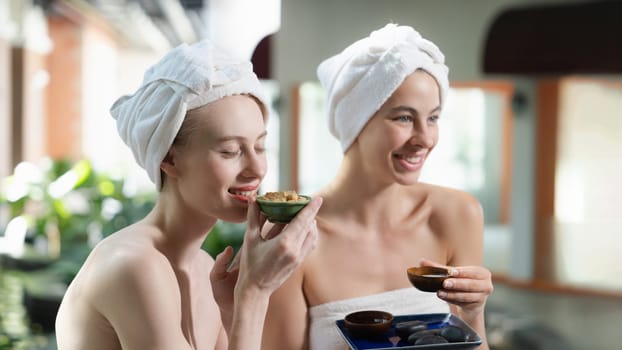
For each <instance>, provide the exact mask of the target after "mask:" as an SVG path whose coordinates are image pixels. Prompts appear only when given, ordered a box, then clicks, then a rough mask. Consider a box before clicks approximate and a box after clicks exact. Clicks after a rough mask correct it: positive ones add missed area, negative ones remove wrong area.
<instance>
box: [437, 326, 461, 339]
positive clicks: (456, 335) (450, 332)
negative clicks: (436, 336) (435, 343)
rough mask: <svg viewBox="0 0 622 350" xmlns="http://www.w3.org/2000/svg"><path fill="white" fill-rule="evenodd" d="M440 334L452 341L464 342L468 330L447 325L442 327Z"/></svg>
mask: <svg viewBox="0 0 622 350" xmlns="http://www.w3.org/2000/svg"><path fill="white" fill-rule="evenodd" d="M440 336H441V337H443V338H445V339H447V340H448V341H449V342H451V343H457V342H464V341H466V340H467V334H466V332H465V331H464V330H463V329H462V328H460V327H457V326H447V327H443V328H442V329H441V333H440Z"/></svg>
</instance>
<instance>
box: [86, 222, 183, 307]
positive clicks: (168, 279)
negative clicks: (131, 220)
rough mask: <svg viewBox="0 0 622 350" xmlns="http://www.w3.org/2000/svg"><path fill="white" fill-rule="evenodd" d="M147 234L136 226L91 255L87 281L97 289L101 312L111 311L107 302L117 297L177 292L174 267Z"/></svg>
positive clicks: (121, 233) (95, 299) (97, 301)
mask: <svg viewBox="0 0 622 350" xmlns="http://www.w3.org/2000/svg"><path fill="white" fill-rule="evenodd" d="M144 230H147V229H146V228H143V227H140V226H136V227H132V228H128V229H127V230H125V231H120V232H118V233H116V234H114V235H112V236H110V237H108V238H106V239H105V240H103V241H102V242H100V243H99V244H98V245H97V246H96V247H95V249H94V250H93V252H92V253H91V256H90V257H89V260H91V259H92V261H91V262H88V263H89V265H88V267H87V268H88V269H89V270H90V271H89V277H87V278H88V279H90V280H91V281H90V282H91V283H90V285H92V286H95V288H94V289H93V291H92V293H93V294H94V297H95V298H94V305H95V306H96V307H97V306H98V309H106V308H108V307H109V306H110V305H109V304H110V303H108V302H107V301H106V300H114V299H115V298H114V297H115V296H122V295H127V294H128V293H130V294H136V293H139V294H140V293H143V292H145V291H149V290H154V289H155V290H158V291H159V292H161V293H167V289H171V291H172V290H174V288H173V287H174V286H175V285H176V284H175V274H174V272H173V270H172V268H171V265H170V263H169V261H168V259H167V258H166V257H165V256H164V254H162V253H161V252H160V251H159V250H158V249H156V247H155V244H154V243H153V241H152V240H151V239H150V238H149V235H148V234H145V232H143V231H144ZM98 297H100V298H98Z"/></svg>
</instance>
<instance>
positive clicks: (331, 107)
mask: <svg viewBox="0 0 622 350" xmlns="http://www.w3.org/2000/svg"><path fill="white" fill-rule="evenodd" d="M417 69H422V70H424V71H426V72H428V73H429V74H431V75H432V76H433V77H434V78H435V79H436V81H437V83H438V85H439V86H440V93H441V104H443V103H444V102H445V100H446V99H447V93H448V90H449V80H448V76H447V75H448V72H449V69H448V68H447V66H446V65H445V56H443V54H442V53H441V51H440V50H439V49H438V47H437V46H436V45H435V44H434V43H432V42H431V41H429V40H426V39H424V38H423V37H421V35H420V34H419V33H418V32H417V31H415V30H414V29H413V28H412V27H408V26H398V25H396V24H393V23H389V24H387V25H386V26H385V27H384V28H382V29H379V30H376V31H374V32H372V33H371V34H370V35H369V37H366V38H363V39H361V40H358V41H356V42H355V43H353V44H352V45H350V46H348V47H347V48H346V49H345V50H343V51H342V52H341V53H339V54H337V55H335V56H332V57H330V58H328V59H326V60H324V61H323V62H322V63H320V65H319V66H318V69H317V75H318V78H319V80H320V82H321V83H322V86H323V87H324V89H325V90H326V93H327V97H328V118H329V127H330V132H331V133H332V134H333V136H335V137H336V138H337V139H338V140H339V142H340V143H341V148H342V150H343V152H344V153H345V152H346V150H347V149H348V148H349V147H350V145H352V143H353V142H354V140H355V139H356V137H357V136H358V134H359V133H360V132H361V130H362V129H363V127H364V126H365V124H367V122H368V121H369V119H370V118H371V117H372V116H373V115H374V113H376V111H378V109H380V107H381V106H382V104H384V103H385V102H386V101H387V99H389V97H391V95H392V94H393V92H395V90H396V89H397V88H398V87H399V86H400V85H401V84H402V82H403V81H404V79H405V78H406V77H407V76H409V75H410V74H412V73H413V72H414V71H415V70H417Z"/></svg>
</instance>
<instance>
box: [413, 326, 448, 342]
mask: <svg viewBox="0 0 622 350" xmlns="http://www.w3.org/2000/svg"><path fill="white" fill-rule="evenodd" d="M440 332H441V330H440V329H426V330H423V331H418V332H415V333H413V334H411V335H409V336H408V340H407V341H408V343H410V344H415V343H416V342H417V341H418V340H419V339H420V338H423V337H427V336H430V335H439V334H440Z"/></svg>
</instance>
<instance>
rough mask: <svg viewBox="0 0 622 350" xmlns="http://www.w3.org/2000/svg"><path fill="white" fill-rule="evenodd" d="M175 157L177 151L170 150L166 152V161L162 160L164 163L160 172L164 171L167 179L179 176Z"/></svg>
mask: <svg viewBox="0 0 622 350" xmlns="http://www.w3.org/2000/svg"><path fill="white" fill-rule="evenodd" d="M175 155H176V152H175V149H174V148H171V149H169V150H168V152H166V156H164V159H162V162H161V163H160V170H162V172H164V174H166V176H167V177H177V176H178V174H179V171H178V169H177V167H176V166H175Z"/></svg>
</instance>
